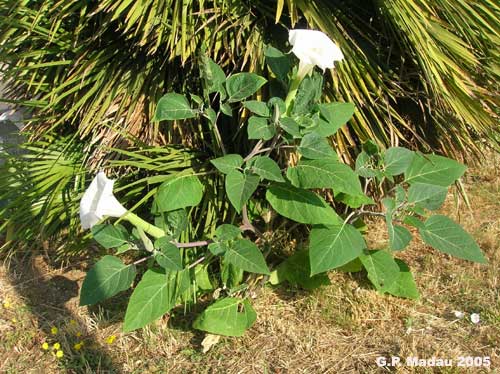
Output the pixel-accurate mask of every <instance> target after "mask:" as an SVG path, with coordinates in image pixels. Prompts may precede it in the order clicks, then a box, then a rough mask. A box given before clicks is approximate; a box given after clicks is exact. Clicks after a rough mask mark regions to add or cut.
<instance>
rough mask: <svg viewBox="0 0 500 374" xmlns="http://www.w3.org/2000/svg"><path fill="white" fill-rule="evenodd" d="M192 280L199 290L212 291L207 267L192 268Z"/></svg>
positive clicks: (212, 287) (197, 266)
mask: <svg viewBox="0 0 500 374" xmlns="http://www.w3.org/2000/svg"><path fill="white" fill-rule="evenodd" d="M194 279H195V281H196V286H197V287H198V289H199V290H201V291H212V290H213V289H214V286H213V285H212V281H211V280H210V275H209V273H208V265H196V266H195V267H194Z"/></svg>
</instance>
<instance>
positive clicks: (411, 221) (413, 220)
mask: <svg viewBox="0 0 500 374" xmlns="http://www.w3.org/2000/svg"><path fill="white" fill-rule="evenodd" d="M403 223H404V224H406V225H410V226H413V227H415V228H417V229H423V228H424V227H425V225H424V223H423V222H422V221H421V220H419V219H418V218H417V217H413V216H406V217H405V218H404V220H403Z"/></svg>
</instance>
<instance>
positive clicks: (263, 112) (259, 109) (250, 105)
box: [243, 100, 271, 118]
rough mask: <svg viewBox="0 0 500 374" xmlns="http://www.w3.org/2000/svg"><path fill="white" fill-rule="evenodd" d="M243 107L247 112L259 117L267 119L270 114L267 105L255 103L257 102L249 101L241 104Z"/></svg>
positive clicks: (259, 102) (260, 102)
mask: <svg viewBox="0 0 500 374" xmlns="http://www.w3.org/2000/svg"><path fill="white" fill-rule="evenodd" d="M243 106H244V107H245V108H247V109H248V110H249V111H251V112H252V113H255V114H257V115H258V116H261V117H266V118H267V117H269V116H270V115H271V112H270V111H269V107H268V106H267V103H264V102H262V101H257V100H249V101H245V102H243Z"/></svg>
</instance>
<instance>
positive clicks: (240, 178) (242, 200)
mask: <svg viewBox="0 0 500 374" xmlns="http://www.w3.org/2000/svg"><path fill="white" fill-rule="evenodd" d="M259 180H260V178H259V176H258V175H255V174H242V173H240V172H239V171H237V170H233V171H232V172H230V173H229V174H228V175H227V176H226V193H227V197H228V198H229V201H230V202H231V204H232V205H233V206H234V208H235V209H236V211H237V212H238V213H240V212H241V208H242V207H243V205H245V204H246V202H247V201H248V199H249V198H250V196H252V194H253V193H254V192H255V190H256V189H257V187H258V185H259Z"/></svg>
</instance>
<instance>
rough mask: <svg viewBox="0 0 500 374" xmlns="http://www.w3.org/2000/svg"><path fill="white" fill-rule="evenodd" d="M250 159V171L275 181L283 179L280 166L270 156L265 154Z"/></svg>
mask: <svg viewBox="0 0 500 374" xmlns="http://www.w3.org/2000/svg"><path fill="white" fill-rule="evenodd" d="M252 161H253V162H252V171H253V172H254V173H255V174H257V175H258V176H260V177H261V178H264V179H267V180H270V181H275V182H284V181H285V179H284V178H283V176H282V175H281V170H280V167H279V166H278V164H277V163H276V162H275V161H273V160H272V159H271V158H269V157H267V156H257V157H255V158H254V159H253V160H252Z"/></svg>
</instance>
